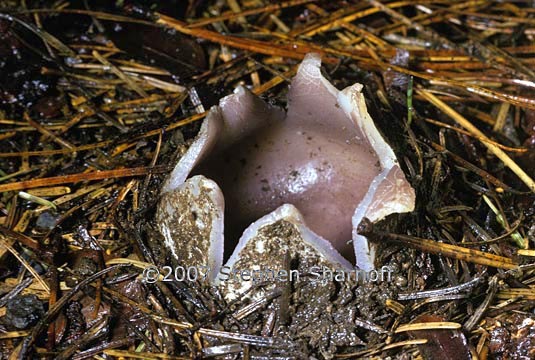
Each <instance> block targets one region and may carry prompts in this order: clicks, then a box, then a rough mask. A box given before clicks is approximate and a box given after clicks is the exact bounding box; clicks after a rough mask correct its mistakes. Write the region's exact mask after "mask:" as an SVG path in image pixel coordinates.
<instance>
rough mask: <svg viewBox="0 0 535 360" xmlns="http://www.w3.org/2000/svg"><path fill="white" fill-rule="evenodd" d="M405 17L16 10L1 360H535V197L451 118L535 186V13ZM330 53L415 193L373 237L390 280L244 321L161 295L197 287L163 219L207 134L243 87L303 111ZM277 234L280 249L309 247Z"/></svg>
mask: <svg viewBox="0 0 535 360" xmlns="http://www.w3.org/2000/svg"><path fill="white" fill-rule="evenodd" d="M231 3H236V5H237V6H238V8H236V7H235V6H230V7H229V4H231ZM385 4H387V2H384V1H383V2H378V1H369V2H361V1H352V0H335V1H314V2H305V1H289V2H281V4H280V6H275V5H273V4H271V3H269V2H250V1H237V2H223V1H211V0H210V1H196V0H190V1H167V2H159V3H157V2H153V1H143V2H133V1H132V2H131V1H125V2H123V1H117V2H109V1H104V0H98V1H92V2H85V1H77V0H75V1H71V2H57V1H55V2H54V1H32V0H26V1H12V0H9V1H3V0H0V357H1V358H9V357H10V356H11V357H12V358H47V359H48V358H54V359H71V358H72V359H85V358H91V357H95V356H100V357H102V358H106V359H111V358H128V357H145V358H151V357H160V358H161V357H167V358H210V357H218V358H225V359H239V358H249V359H305V358H306V359H308V358H311V357H313V358H317V359H333V358H339V359H344V358H372V357H376V358H393V359H407V358H418V357H420V356H422V357H424V358H431V359H432V358H444V356H445V354H447V353H450V351H444V352H440V351H438V350H436V349H437V348H440V346H442V347H447V348H448V349H447V350H455V349H452V347H455V346H462V350H463V351H459V353H462V354H465V355H466V354H468V355H466V357H470V356H472V355H470V354H475V355H477V356H479V358H490V359H504V360H505V359H525V358H533V357H535V354H534V353H533V349H534V348H535V344H534V343H533V339H534V338H535V336H534V332H535V330H534V329H535V325H534V313H535V310H534V309H535V303H534V302H535V295H534V292H533V283H534V282H535V277H534V272H533V271H534V270H533V269H534V261H533V253H532V252H530V250H531V249H532V248H533V247H534V246H535V238H534V237H535V197H534V196H533V192H532V191H530V188H529V187H528V184H527V183H529V182H528V181H527V180H526V179H525V178H524V181H522V180H521V178H520V177H519V176H518V173H515V172H514V171H513V170H511V166H510V165H511V163H505V162H504V161H503V160H502V159H503V157H502V159H500V158H498V157H497V156H496V155H495V153H493V152H492V151H489V148H488V144H489V141H488V140H484V139H482V138H481V137H480V135H477V134H474V133H472V132H470V131H469V130H467V129H466V128H465V127H463V126H461V125H459V123H458V118H457V120H455V119H454V118H452V117H451V116H450V115H451V111H449V110H448V108H451V109H454V110H455V112H457V113H458V114H460V115H461V116H462V117H464V118H465V119H467V120H468V121H469V122H470V123H471V124H473V125H474V126H476V127H477V128H478V129H479V130H481V131H482V132H483V133H484V134H485V136H486V137H488V138H490V139H491V143H493V144H494V143H495V144H498V145H499V148H500V149H503V151H505V153H506V154H507V156H508V157H509V158H510V159H511V161H513V162H514V163H516V164H518V165H519V166H520V167H521V168H522V169H523V170H524V171H525V173H526V174H527V175H528V177H531V178H533V176H535V166H534V164H535V162H534V161H533V159H534V158H535V157H534V156H535V155H534V154H535V108H534V107H533V98H534V97H535V95H534V94H533V91H532V85H531V84H530V83H529V81H530V79H532V78H533V74H532V71H531V70H530V69H529V66H528V65H529V64H530V63H532V62H533V60H534V52H533V49H532V43H533V39H532V37H533V34H532V31H531V29H530V28H529V26H528V27H526V26H525V24H526V23H527V22H529V21H527V20H529V14H530V13H531V12H532V9H530V8H528V7H527V6H525V5H524V4H522V3H515V4H507V6H503V4H501V3H500V2H496V4H494V3H493V2H488V3H485V2H469V3H466V4H465V5H462V6H465V7H463V8H459V7H458V5H459V4H457V3H452V4H445V3H444V2H443V1H437V2H433V1H431V2H427V3H426V4H419V5H418V6H416V5H411V4H406V5H405V6H403V7H401V8H395V9H392V8H389V7H385V6H384V5H385ZM459 6H460V5H459ZM231 7H232V8H231ZM259 7H260V8H259ZM439 8H440V9H439ZM252 9H253V10H252ZM437 9H439V10H440V11H437ZM460 9H461V10H460ZM393 11H394V12H393ZM435 11H436V13H435ZM444 14H447V16H446V15H444ZM431 16H433V17H431ZM453 16H454V17H453ZM429 19H433V23H432V25H428V21H429ZM489 19H492V21H489ZM407 21H408V22H409V23H410V24H411V26H408V25H407ZM187 24H189V25H187ZM452 45H453V46H452ZM311 51H319V52H323V54H322V56H323V64H324V65H323V72H324V74H325V76H326V77H327V78H328V79H329V81H331V82H332V83H333V84H334V85H335V86H336V87H337V88H339V89H342V88H344V87H346V86H348V85H352V84H354V83H355V82H360V83H362V84H364V94H365V96H366V99H367V100H366V101H367V106H368V108H369V112H370V114H371V116H372V118H373V119H374V121H375V123H376V125H377V127H378V128H379V130H380V131H381V132H382V134H383V135H384V136H385V138H386V140H387V141H388V142H389V144H391V145H392V147H393V148H394V150H395V152H396V155H397V157H398V159H399V162H400V164H401V166H402V168H403V171H404V173H405V174H406V176H407V179H408V180H409V181H410V182H411V184H412V185H413V187H414V188H415V189H416V191H417V205H416V209H415V211H414V212H413V213H411V214H406V215H404V216H397V215H396V216H390V217H388V218H387V219H386V220H385V221H383V222H381V223H379V224H375V225H374V226H373V228H370V229H367V230H368V231H370V239H372V240H373V241H376V242H377V243H378V244H379V245H380V250H379V252H378V259H377V263H378V264H380V266H387V267H388V269H389V270H390V271H391V277H390V278H389V279H388V281H375V282H372V281H370V282H363V283H360V284H358V283H356V282H355V281H352V280H346V279H344V280H341V281H334V280H327V281H325V282H318V281H309V280H311V278H312V276H308V277H307V274H306V272H304V273H303V275H304V276H303V278H302V279H301V281H295V282H294V281H284V282H282V281H281V282H268V283H259V284H256V286H255V287H253V288H252V289H251V290H249V294H250V295H251V296H250V297H249V298H245V297H239V298H236V299H233V300H228V299H226V298H225V297H224V296H223V294H222V291H221V290H220V288H217V287H214V286H212V285H209V284H208V283H206V282H203V281H147V276H146V275H147V274H146V273H145V272H144V271H145V270H146V269H152V270H154V267H155V266H157V267H159V269H160V271H162V273H163V271H164V270H163V267H164V266H170V267H171V268H175V267H176V266H181V265H183V264H184V262H182V261H176V260H174V259H173V257H172V256H171V254H170V253H169V251H168V249H166V247H165V246H163V245H162V244H163V237H162V236H161V235H160V233H159V231H158V230H157V228H158V227H157V225H156V223H155V219H154V216H155V209H156V204H157V202H158V201H159V196H160V189H161V187H162V183H163V181H164V180H165V177H166V176H167V174H168V173H169V171H170V170H171V168H172V167H173V165H174V164H175V163H176V162H177V160H178V159H179V158H180V156H181V155H182V154H184V152H185V150H186V149H187V148H188V146H189V145H190V144H191V142H192V140H193V138H194V137H195V136H196V134H197V133H198V130H199V127H200V123H201V121H202V119H203V117H204V115H205V111H206V110H208V109H209V108H210V107H211V106H212V105H215V104H217V103H218V101H219V99H220V98H221V97H222V96H225V95H228V94H230V93H232V91H233V89H234V88H235V87H236V86H238V85H244V86H247V87H249V88H250V89H252V90H253V91H254V92H256V93H259V94H261V96H262V97H263V98H264V99H265V100H266V101H268V102H270V103H272V104H276V105H280V106H282V107H284V106H286V104H285V100H284V99H285V98H286V88H287V86H286V82H287V81H289V79H291V78H292V76H293V75H294V73H295V68H296V66H297V64H299V62H300V61H301V59H302V58H303V56H304V55H305V53H307V52H311ZM496 59H500V60H499V61H496ZM526 64H528V65H526ZM411 75H412V76H413V77H412V78H411ZM425 91H429V92H430V93H431V94H434V96H435V97H436V98H438V99H439V100H440V101H442V102H443V103H444V104H441V105H440V106H437V104H439V103H437V102H436V101H435V102H434V103H433V102H430V101H429V99H430V98H429V95H428V94H427V95H426V93H425ZM426 96H427V97H426ZM498 145H497V146H498ZM278 225H279V226H278V227H276V228H273V229H264V230H265V231H266V233H265V234H264V236H265V237H266V238H283V237H284V236H286V235H287V236H288V237H291V236H294V235H295V234H293V233H292V232H291V231H289V230H288V227H287V226H286V225H287V224H278ZM182 230H184V231H183V233H180V232H179V233H180V234H182V235H181V236H187V235H184V234H186V233H187V230H188V229H182ZM268 230H269V231H268ZM285 234H286V235H285ZM292 234H293V235H292ZM187 245H188V244H187V242H185V243H184V251H186V252H187V251H188V250H187V249H188V247H187ZM452 248H453V249H454V250H455V251H451V249H452ZM466 249H470V250H466ZM197 250H199V249H197ZM201 252H202V250H201V251H197V252H196V253H195V254H197V255H198V257H199V258H202V253H201ZM467 252H468V253H469V254H466V253H467ZM282 260H285V259H277V261H280V262H283V261H282ZM300 260H302V259H300V256H299V252H297V255H296V256H293V258H291V259H289V261H288V264H287V266H288V267H289V269H296V268H299V266H300V265H302V264H300ZM251 261H254V259H252V260H251ZM520 266H522V267H521V268H520ZM378 269H380V267H379V268H378ZM425 319H427V320H429V319H434V320H436V321H424V320H425ZM430 324H431V325H430ZM439 328H440V329H439ZM461 335H462V336H461ZM452 338H457V341H452V340H451V339H452ZM429 339H432V340H433V342H434V347H429V346H427V347H426V344H424V342H425V340H429ZM459 339H461V340H462V341H460V340H459ZM465 340H466V341H465ZM459 344H460V345H459ZM433 349H435V350H433ZM433 351H434V352H433Z"/></svg>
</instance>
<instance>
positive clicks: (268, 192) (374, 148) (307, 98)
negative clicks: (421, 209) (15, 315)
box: [160, 54, 415, 269]
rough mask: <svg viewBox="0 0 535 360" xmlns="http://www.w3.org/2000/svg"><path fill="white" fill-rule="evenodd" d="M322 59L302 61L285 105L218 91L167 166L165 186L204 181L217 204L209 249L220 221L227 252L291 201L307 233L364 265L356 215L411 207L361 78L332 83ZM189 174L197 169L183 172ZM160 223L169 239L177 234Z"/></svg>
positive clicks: (373, 216) (168, 189)
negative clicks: (187, 143)
mask: <svg viewBox="0 0 535 360" xmlns="http://www.w3.org/2000/svg"><path fill="white" fill-rule="evenodd" d="M320 64H321V62H320V57H319V56H318V55H316V54H309V55H307V57H306V58H305V59H304V61H303V63H302V64H301V65H300V67H299V70H298V72H297V75H296V76H295V78H294V79H293V80H292V83H291V85H290V89H289V93H288V111H287V112H284V111H283V110H281V109H279V108H277V107H273V106H271V105H269V104H267V103H265V102H264V101H263V100H261V99H260V98H258V97H257V96H255V95H254V94H252V93H250V92H249V91H248V90H246V89H245V88H243V87H239V88H237V89H236V91H235V93H234V94H233V95H230V96H227V97H225V98H223V99H222V100H221V101H220V105H219V106H217V107H214V108H212V109H211V111H210V113H209V115H208V116H207V118H206V119H205V121H204V123H203V125H202V127H201V130H200V133H199V135H198V137H197V139H196V140H195V142H194V143H193V145H192V146H191V147H190V149H189V150H188V151H187V152H186V154H185V155H184V156H183V157H182V159H181V160H180V161H179V163H178V164H177V166H176V167H175V169H174V170H173V172H172V173H171V175H170V177H169V179H168V181H167V182H166V184H165V185H164V189H163V192H164V193H172V192H173V191H175V190H177V189H184V187H185V186H186V187H187V186H189V189H190V190H191V189H193V188H195V186H197V185H198V184H200V182H202V183H203V184H204V185H206V186H208V188H209V189H210V190H209V194H208V198H210V199H211V204H212V205H211V206H212V208H213V207H218V206H219V207H220V208H221V214H220V215H219V216H218V217H217V219H216V220H214V218H213V217H212V218H210V219H211V220H210V221H212V223H211V225H212V226H211V227H210V231H209V232H210V234H207V236H212V237H213V236H219V239H216V240H212V243H211V244H207V246H208V247H209V248H210V249H211V250H210V251H215V252H217V251H221V252H222V246H223V245H222V236H223V234H222V233H223V230H222V229H223V228H224V229H225V230H224V233H225V238H226V239H227V244H225V247H227V249H229V248H230V250H232V248H233V246H232V247H231V245H230V244H229V243H228V241H229V240H230V241H233V240H234V244H235V241H236V240H237V239H238V238H239V236H240V235H241V234H242V233H243V231H244V230H245V229H246V228H247V226H249V225H250V224H251V223H252V222H254V221H255V220H257V219H259V218H261V217H262V216H264V215H266V214H269V213H271V212H272V211H274V210H276V209H277V208H279V207H280V206H282V205H284V204H292V205H294V206H295V208H297V210H298V211H299V212H300V214H302V218H303V219H304V223H305V224H306V226H307V227H308V228H309V229H310V230H312V232H313V233H315V234H317V235H319V237H321V238H323V239H328V240H329V241H330V242H331V243H332V244H333V246H334V248H336V249H337V250H338V251H339V252H340V253H341V254H342V255H343V256H344V257H346V258H347V259H350V260H353V259H355V256H356V260H357V264H358V265H359V266H360V267H361V268H364V269H371V268H373V267H374V264H373V258H374V250H373V247H372V246H370V245H369V244H368V242H367V240H366V239H365V238H364V237H362V236H360V235H358V234H357V233H356V227H357V225H358V223H359V222H360V221H361V220H362V218H363V217H367V218H369V219H370V220H371V221H372V222H373V221H378V220H380V219H382V218H384V217H385V216H387V215H389V214H391V213H400V212H407V211H412V210H413V207H414V200H415V199H414V191H413V189H412V187H411V186H410V184H409V183H408V182H407V180H406V179H405V176H404V174H403V172H402V171H401V170H400V168H399V166H398V163H397V160H396V157H395V155H394V152H393V151H392V149H391V148H390V146H389V145H388V144H387V143H386V142H385V141H384V139H383V138H382V136H381V135H380V134H379V132H378V131H377V129H376V128H375V125H374V123H373V120H372V119H371V118H370V116H369V114H368V112H367V111H366V105H365V102H364V98H363V96H362V94H361V92H360V91H361V89H362V85H360V84H355V85H353V86H350V87H348V88H346V89H345V90H343V91H339V90H337V89H336V88H335V87H334V86H333V85H331V84H330V83H329V82H328V81H327V80H326V79H325V78H324V77H323V76H322V74H321V71H320ZM190 175H197V176H193V177H191V178H190V179H188V180H186V179H187V178H188V176H190ZM209 179H210V180H209ZM188 181H189V184H188ZM195 182H197V185H195V184H194V183H195ZM188 191H189V190H188ZM221 191H222V194H221ZM193 192H194V193H195V191H193ZM195 194H196V195H195V196H197V197H199V194H200V193H199V190H197V192H196V193H195ZM166 204H168V203H166ZM214 204H215V205H214ZM223 204H224V205H223ZM160 206H163V205H160ZM166 206H167V207H169V205H166ZM195 206H198V204H197V205H194V207H195ZM223 208H224V216H223V213H222V211H223V210H222V209H223ZM190 210H191V209H190ZM166 211H171V209H167V210H166ZM190 212H191V211H190ZM197 213H198V212H197ZM196 216H198V214H197V215H196ZM223 218H224V226H223ZM214 221H216V222H214ZM197 222H198V221H197ZM201 222H202V219H201ZM216 223H217V224H216ZM203 224H204V223H203ZM201 227H202V226H201ZM162 230H163V231H162V233H163V234H164V236H165V237H166V242H173V241H176V240H172V239H171V238H175V237H176V236H173V234H171V233H170V230H169V229H168V228H167V229H162ZM175 235H176V234H175ZM350 240H353V241H352V242H350ZM214 241H215V243H217V244H215V243H214ZM234 244H233V245H234ZM214 246H215V247H214ZM216 248H217V249H216ZM218 249H219V250H218ZM175 255H176V254H175ZM218 256H219V255H218Z"/></svg>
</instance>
